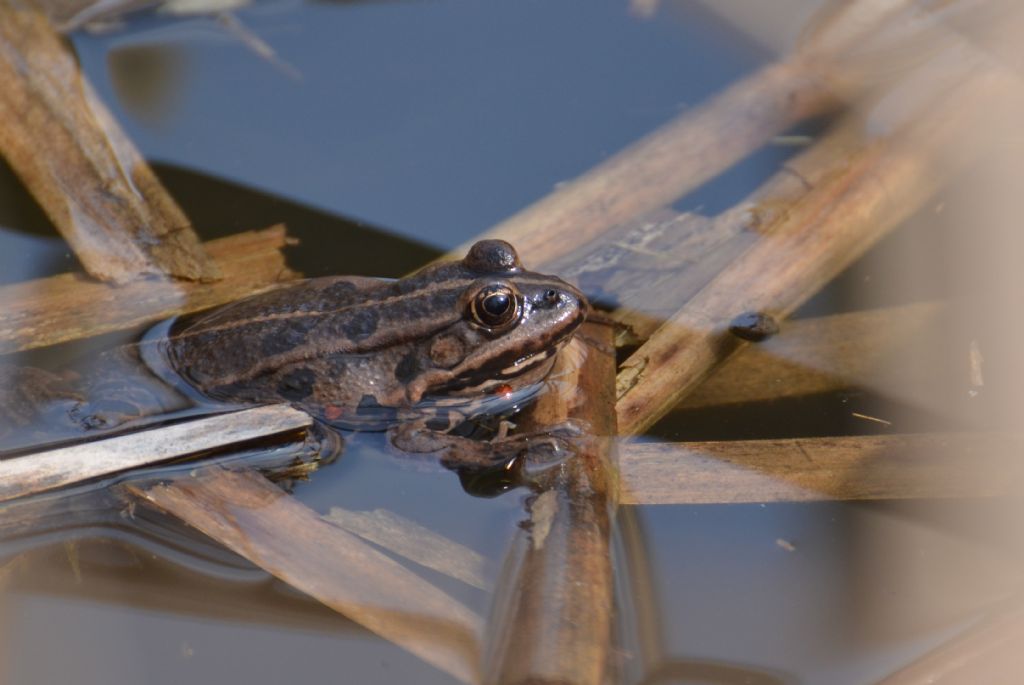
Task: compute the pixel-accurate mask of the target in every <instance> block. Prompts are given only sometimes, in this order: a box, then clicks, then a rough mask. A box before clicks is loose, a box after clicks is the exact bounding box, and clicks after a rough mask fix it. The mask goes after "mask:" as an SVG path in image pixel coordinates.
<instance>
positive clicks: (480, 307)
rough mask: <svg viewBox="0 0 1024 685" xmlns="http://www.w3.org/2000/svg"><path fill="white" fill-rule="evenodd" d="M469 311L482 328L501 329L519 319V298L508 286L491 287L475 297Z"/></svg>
mask: <svg viewBox="0 0 1024 685" xmlns="http://www.w3.org/2000/svg"><path fill="white" fill-rule="evenodd" d="M469 311H470V314H471V315H472V316H473V320H474V321H475V322H476V323H478V324H480V325H481V326H485V327H487V328H501V327H502V326H507V325H509V324H510V323H512V322H513V321H515V320H516V319H518V318H519V298H518V297H517V296H516V292H515V291H514V290H513V289H512V288H510V287H509V286H507V285H504V284H496V285H489V286H487V287H485V288H483V289H482V290H481V291H480V292H478V293H477V294H476V296H475V297H473V299H472V300H471V302H470V306H469Z"/></svg>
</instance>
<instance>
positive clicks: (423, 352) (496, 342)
mask: <svg viewBox="0 0 1024 685" xmlns="http://www.w3.org/2000/svg"><path fill="white" fill-rule="evenodd" d="M439 268H443V269H446V270H447V271H446V275H447V277H448V278H451V279H453V280H458V281H462V282H465V283H467V284H468V285H467V286H466V287H465V288H463V289H462V290H461V292H460V294H459V295H458V297H457V298H456V300H455V301H454V302H453V306H454V307H455V308H456V313H457V316H458V318H457V319H456V320H455V321H454V323H452V324H451V325H449V326H447V327H445V328H444V329H442V330H440V331H437V332H436V333H435V334H434V335H432V336H431V337H430V338H429V339H428V340H425V341H423V343H422V344H420V345H419V346H418V350H417V352H416V354H415V360H414V361H413V362H411V365H412V366H413V367H414V368H410V371H413V373H410V374H409V378H408V383H407V385H406V398H407V400H408V401H409V402H411V403H413V404H415V403H417V402H419V401H420V400H421V399H423V398H424V397H433V396H456V397H457V396H468V395H480V394H487V393H489V392H494V391H496V390H497V389H499V388H500V389H503V390H504V391H511V390H516V389H518V388H521V387H524V386H526V385H528V384H532V383H535V382H536V381H537V380H539V379H540V378H542V377H543V376H544V375H545V374H546V373H547V371H548V370H549V369H550V367H551V364H552V362H553V359H552V358H553V356H554V354H555V352H557V351H558V349H559V348H560V347H561V346H562V345H564V344H565V343H566V342H567V341H568V340H569V338H570V337H571V336H572V334H573V333H574V332H575V331H576V329H577V328H578V327H579V326H580V324H582V323H583V321H584V319H585V318H586V316H587V311H588V309H589V305H588V304H587V300H586V298H585V297H584V296H583V294H582V293H581V292H580V291H579V290H577V289H576V288H574V287H573V286H571V285H569V284H568V283H566V282H565V281H563V280H562V279H560V278H557V277H555V276H547V275H544V274H538V273H533V272H531V271H526V270H525V269H524V268H523V266H522V264H521V263H520V262H519V256H518V254H516V251H515V248H513V247H512V246H511V245H510V244H508V243H506V242H505V241H503V240H481V241H479V242H477V243H476V244H475V245H473V247H472V248H471V249H470V250H469V253H468V254H467V255H466V258H465V259H463V260H462V261H461V262H457V263H453V264H448V265H445V266H444V267H439Z"/></svg>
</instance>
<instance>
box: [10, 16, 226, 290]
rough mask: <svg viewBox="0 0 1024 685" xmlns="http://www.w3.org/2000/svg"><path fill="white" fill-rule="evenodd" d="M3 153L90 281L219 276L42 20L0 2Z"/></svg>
mask: <svg viewBox="0 0 1024 685" xmlns="http://www.w3.org/2000/svg"><path fill="white" fill-rule="evenodd" d="M0 153H2V154H3V156H4V157H5V158H6V159H7V161H8V163H9V164H10V166H11V168H13V169H14V171H15V172H16V173H17V174H18V176H19V177H20V178H21V180H22V182H23V183H24V184H25V186H26V187H27V188H28V189H29V191H30V192H31V193H32V195H33V196H34V197H35V198H36V201H38V202H39V204H40V206H42V208H43V210H44V211H45V212H46V214H47V215H48V216H49V217H50V220H51V221H53V223H54V224H55V225H56V227H57V230H59V231H60V232H61V234H62V235H63V236H64V238H65V239H66V240H67V241H68V244H69V245H70V246H71V249H72V250H74V252H75V254H76V255H77V256H78V258H79V260H80V261H81V262H82V265H83V266H84V267H85V270H86V271H87V272H89V274H91V275H92V276H94V277H96V278H98V279H100V280H105V281H113V282H115V283H127V282H129V281H133V280H136V279H138V278H139V277H140V276H142V275H147V274H156V275H167V276H172V277H176V278H183V279H187V280H193V281H198V280H202V281H209V280H213V279H216V278H218V277H219V276H220V273H219V271H218V269H217V265H216V264H215V263H214V262H212V261H211V260H210V259H209V257H207V255H206V254H205V253H204V252H203V248H202V246H201V245H200V243H199V238H198V236H197V235H196V234H195V232H194V231H193V230H192V227H191V224H190V223H189V221H188V218H187V217H186V216H185V214H184V212H182V210H181V208H180V207H179V206H178V205H177V203H176V202H175V201H174V199H173V198H172V197H171V196H170V194H169V193H168V192H167V190H166V189H165V188H164V187H163V185H162V184H161V183H160V180H159V179H158V178H157V177H156V174H154V173H153V170H152V169H150V167H149V165H147V164H146V162H145V160H143V158H142V155H141V154H140V153H139V151H138V150H137V149H136V148H135V147H134V145H133V144H132V143H131V141H130V140H129V139H128V137H127V136H126V135H125V133H124V132H123V131H122V130H121V128H120V127H119V126H118V124H117V123H116V122H115V121H114V118H113V117H112V116H111V114H110V112H109V111H108V110H107V109H106V107H105V106H104V105H103V103H102V102H101V101H100V100H99V98H98V97H97V96H96V94H95V93H94V92H93V90H92V87H91V86H90V85H89V83H88V81H86V80H85V78H84V77H83V76H82V74H81V72H80V70H79V68H78V62H77V60H76V59H75V56H74V54H73V53H72V52H71V50H70V49H68V47H67V46H66V45H65V43H64V42H63V40H62V39H61V37H60V36H59V34H58V33H57V31H56V30H55V29H54V28H53V27H52V26H51V25H50V22H49V20H48V19H47V18H46V16H45V14H44V13H43V12H42V11H41V10H39V9H37V8H36V7H34V6H32V5H31V4H30V3H27V2H22V0H0Z"/></svg>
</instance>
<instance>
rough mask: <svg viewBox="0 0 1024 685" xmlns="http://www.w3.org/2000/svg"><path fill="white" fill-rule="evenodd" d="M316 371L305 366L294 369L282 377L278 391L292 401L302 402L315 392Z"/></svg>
mask: <svg viewBox="0 0 1024 685" xmlns="http://www.w3.org/2000/svg"><path fill="white" fill-rule="evenodd" d="M315 383H316V372H315V371H313V369H308V368H305V367H302V368H298V369H292V370H291V371H289V372H288V373H286V374H284V375H283V376H282V377H281V380H280V381H279V382H278V384H277V393H278V394H279V395H280V396H281V397H283V398H285V399H286V400H290V401H292V402H300V401H302V400H304V399H306V398H307V397H309V396H310V395H312V394H313V385H314V384H315Z"/></svg>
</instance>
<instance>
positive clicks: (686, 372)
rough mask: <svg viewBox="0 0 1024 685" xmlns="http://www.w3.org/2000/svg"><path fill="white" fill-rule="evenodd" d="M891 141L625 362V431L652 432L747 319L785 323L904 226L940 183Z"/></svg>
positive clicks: (849, 167) (862, 156) (768, 236)
mask: <svg viewBox="0 0 1024 685" xmlns="http://www.w3.org/2000/svg"><path fill="white" fill-rule="evenodd" d="M915 152H916V151H908V150H906V149H904V148H903V147H902V146H898V145H895V144H893V142H892V141H887V140H880V141H876V142H874V143H872V144H869V145H866V146H865V147H864V148H863V149H862V150H861V151H860V152H859V153H858V154H855V155H854V156H853V157H852V158H848V159H837V160H834V161H833V162H832V164H830V165H829V166H830V168H832V169H834V170H835V173H834V174H833V175H832V176H829V177H826V178H825V180H824V181H823V182H822V183H821V184H820V185H818V186H816V187H814V188H813V189H812V190H810V191H809V192H808V193H807V194H806V195H805V196H804V197H803V198H802V199H801V200H799V201H798V202H796V203H795V204H794V205H793V206H792V207H790V208H789V211H788V212H787V213H785V214H783V215H782V216H781V217H780V218H779V219H778V220H777V221H775V222H774V223H773V224H771V225H769V226H767V227H764V228H763V229H762V231H761V237H760V238H759V240H758V241H757V242H756V243H754V245H753V246H752V247H750V248H749V249H748V250H747V251H746V252H744V253H743V254H742V255H741V256H740V257H739V258H737V259H736V260H735V261H733V262H732V263H731V264H730V265H729V266H728V267H726V268H725V269H723V270H722V271H721V272H720V273H719V274H718V275H717V276H716V277H715V278H714V279H713V280H712V281H711V282H710V283H709V284H708V285H707V286H705V287H704V288H703V289H702V290H701V291H700V292H699V293H698V294H697V295H696V296H694V297H693V298H692V299H691V300H690V301H689V302H688V303H687V304H686V305H685V306H684V307H683V308H682V309H680V310H679V311H678V312H677V313H676V314H675V315H674V316H673V317H672V318H671V319H669V320H668V321H667V322H665V324H664V325H663V326H662V327H661V328H659V329H658V330H657V331H656V332H655V333H654V335H653V336H651V338H650V339H649V340H648V341H647V342H646V343H645V344H644V345H643V346H642V347H641V348H640V349H639V350H637V352H636V353H634V354H633V356H631V357H630V358H629V360H627V361H626V363H625V364H624V365H623V368H622V370H621V371H620V373H619V379H618V395H619V402H618V407H617V412H618V420H619V429H620V431H621V432H622V434H624V435H636V434H638V433H641V432H643V431H644V430H645V429H647V428H648V427H650V426H651V425H652V424H653V423H654V422H655V421H657V420H658V419H659V418H661V416H663V415H664V414H665V413H666V412H667V411H668V410H669V409H671V408H672V407H673V406H674V405H675V404H677V403H678V401H679V400H680V399H681V398H682V397H684V396H685V395H686V394H687V393H689V392H690V390H692V389H693V388H694V387H696V386H697V385H698V384H699V383H700V382H701V381H703V380H704V378H705V377H706V376H707V374H708V373H709V371H710V370H711V368H712V367H713V366H714V365H715V364H716V363H718V362H719V361H721V360H722V359H724V358H726V357H728V356H729V355H730V354H731V353H733V352H734V351H735V350H736V349H738V348H739V347H740V341H739V340H738V339H737V338H735V337H734V336H733V335H731V334H730V333H729V331H728V327H729V324H730V322H731V321H732V320H733V319H734V318H736V317H737V316H739V315H741V314H744V313H746V312H758V313H766V314H768V315H771V316H773V317H779V318H781V317H785V316H786V315H788V314H789V313H790V312H792V311H793V310H794V309H796V307H798V306H799V305H800V304H801V303H803V302H804V301H805V300H806V299H807V298H808V297H810V296H811V295H812V294H813V293H815V292H817V290H818V289H819V288H820V287H821V286H822V285H824V284H825V283H826V282H828V281H829V280H831V279H832V278H833V277H834V276H835V275H836V274H838V273H839V272H840V271H842V270H843V269H844V268H845V267H846V266H847V265H849V264H850V263H852V262H853V261H854V260H855V259H856V258H857V257H859V256H860V255H861V254H863V253H864V251H866V250H867V249H868V248H869V247H870V246H871V245H873V244H874V243H875V242H876V241H877V240H878V239H879V238H881V237H882V236H883V235H885V233H886V232H887V231H888V230H890V229H892V228H894V227H895V226H896V225H898V224H899V222H900V221H902V220H903V219H904V218H905V217H907V216H908V215H909V214H910V213H912V212H913V211H914V209H915V208H916V207H917V206H919V204H920V203H921V202H922V201H923V200H924V198H926V197H928V196H929V195H930V194H931V192H933V191H934V190H935V188H936V186H937V184H938V179H937V178H936V176H935V174H934V173H933V170H932V169H930V168H929V166H928V164H927V161H926V159H925V157H924V156H923V155H921V154H915Z"/></svg>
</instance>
